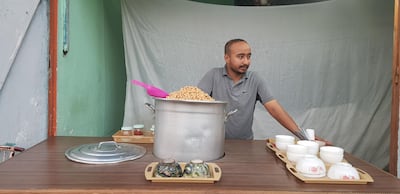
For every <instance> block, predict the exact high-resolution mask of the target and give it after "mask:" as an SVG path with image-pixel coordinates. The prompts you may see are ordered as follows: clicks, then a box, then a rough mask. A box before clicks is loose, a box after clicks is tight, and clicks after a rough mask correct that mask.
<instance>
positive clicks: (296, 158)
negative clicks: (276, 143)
mask: <svg viewBox="0 0 400 194" xmlns="http://www.w3.org/2000/svg"><path fill="white" fill-rule="evenodd" d="M305 155H306V154H299V153H293V152H286V157H287V159H288V160H289V161H290V162H293V163H297V161H299V160H300V159H301V158H303V157H304V156H305Z"/></svg>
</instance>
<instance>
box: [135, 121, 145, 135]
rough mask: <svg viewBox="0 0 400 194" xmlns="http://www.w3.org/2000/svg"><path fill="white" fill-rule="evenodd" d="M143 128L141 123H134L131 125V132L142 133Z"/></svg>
mask: <svg viewBox="0 0 400 194" xmlns="http://www.w3.org/2000/svg"><path fill="white" fill-rule="evenodd" d="M143 129H144V125H143V124H135V125H133V134H134V135H143Z"/></svg>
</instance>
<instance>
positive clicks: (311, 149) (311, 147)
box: [297, 140, 319, 155]
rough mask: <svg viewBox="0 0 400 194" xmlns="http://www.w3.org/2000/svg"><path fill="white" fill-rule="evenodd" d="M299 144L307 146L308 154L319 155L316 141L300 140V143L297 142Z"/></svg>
mask: <svg viewBox="0 0 400 194" xmlns="http://www.w3.org/2000/svg"><path fill="white" fill-rule="evenodd" d="M297 144H298V145H303V146H306V147H307V153H308V154H312V155H317V154H318V151H319V145H318V143H317V142H315V141H309V140H300V141H297Z"/></svg>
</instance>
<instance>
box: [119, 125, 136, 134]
mask: <svg viewBox="0 0 400 194" xmlns="http://www.w3.org/2000/svg"><path fill="white" fill-rule="evenodd" d="M121 131H122V135H123V136H130V135H133V127H131V126H124V127H121Z"/></svg>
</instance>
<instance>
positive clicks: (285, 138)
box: [275, 135, 294, 152]
mask: <svg viewBox="0 0 400 194" xmlns="http://www.w3.org/2000/svg"><path fill="white" fill-rule="evenodd" d="M292 144H294V137H293V136H290V135H276V136H275V146H276V148H278V149H279V150H281V151H283V152H286V147H287V145H292Z"/></svg>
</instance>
